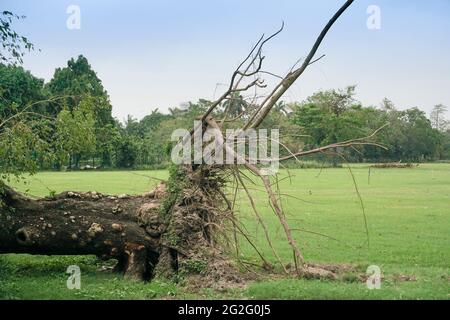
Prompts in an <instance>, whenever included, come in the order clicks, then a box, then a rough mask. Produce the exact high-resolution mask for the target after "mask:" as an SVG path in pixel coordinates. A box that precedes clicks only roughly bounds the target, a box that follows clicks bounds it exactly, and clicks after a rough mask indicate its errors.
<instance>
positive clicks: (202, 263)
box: [0, 0, 377, 280]
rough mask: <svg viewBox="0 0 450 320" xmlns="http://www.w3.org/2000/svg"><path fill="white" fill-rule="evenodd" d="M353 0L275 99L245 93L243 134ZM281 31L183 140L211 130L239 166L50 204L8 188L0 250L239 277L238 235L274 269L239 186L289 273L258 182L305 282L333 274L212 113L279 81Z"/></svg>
mask: <svg viewBox="0 0 450 320" xmlns="http://www.w3.org/2000/svg"><path fill="white" fill-rule="evenodd" d="M352 2H353V0H348V1H346V2H345V4H344V5H343V6H342V7H341V8H340V9H339V10H338V11H337V12H336V14H335V15H334V16H333V17H332V18H331V20H330V21H329V22H328V23H327V25H326V26H325V27H324V29H323V30H322V32H321V33H320V35H319V37H318V38H317V40H316V42H315V43H314V45H313V47H312V49H311V51H310V52H309V54H308V55H307V57H306V58H305V59H304V61H303V63H302V64H301V66H300V67H298V68H296V69H295V68H294V67H293V68H292V69H291V71H290V72H288V73H287V74H286V75H285V76H283V77H279V76H277V77H279V78H281V80H280V82H279V83H278V84H277V85H276V86H275V87H274V88H273V90H272V91H271V92H270V93H269V94H268V95H265V96H263V97H262V98H261V97H258V95H257V94H256V93H255V94H253V95H252V96H250V97H248V99H249V100H250V103H249V105H251V106H252V107H251V108H248V109H247V110H246V112H244V113H243V114H241V115H240V116H239V117H241V118H242V119H245V125H244V126H243V127H242V130H243V131H245V130H248V129H254V128H258V127H259V126H260V125H261V124H262V123H263V121H264V119H265V118H266V117H267V115H268V114H269V113H270V111H271V110H272V108H273V107H274V105H275V104H276V103H277V101H278V100H279V99H280V98H281V96H282V95H283V94H284V93H285V92H286V91H287V90H288V89H289V88H290V87H291V86H292V84H293V83H294V82H295V81H296V80H297V79H298V78H299V77H300V76H301V75H302V74H303V72H304V71H305V70H306V68H307V67H308V66H309V65H311V64H312V63H314V62H316V61H318V60H319V59H320V58H321V57H319V58H317V59H315V60H314V57H315V54H316V51H317V49H318V48H319V46H320V44H321V42H322V40H323V39H324V37H325V35H326V34H327V32H328V31H329V29H330V28H331V26H332V25H333V24H334V23H335V22H336V21H337V19H338V18H339V17H340V16H341V15H342V13H343V12H344V11H345V10H346V9H347V8H348V7H349V6H350V5H351V4H352ZM283 27H284V26H282V27H281V28H280V30H278V31H277V32H276V33H274V34H272V35H270V36H269V37H267V38H266V37H264V35H263V36H262V37H261V38H260V39H259V40H258V42H257V43H256V44H255V46H254V47H253V48H252V49H251V51H250V53H249V54H248V56H247V57H246V58H245V59H244V61H243V62H242V63H241V64H240V65H239V66H238V67H237V69H236V70H235V71H234V72H233V74H232V77H231V81H230V84H229V86H228V89H227V90H226V91H225V92H224V93H223V94H222V95H221V96H220V97H219V98H218V99H217V100H216V101H214V102H213V103H211V105H210V107H209V109H208V110H207V111H206V112H205V114H204V115H203V116H202V117H201V119H200V125H199V126H198V127H194V128H192V130H191V132H190V134H189V135H186V136H185V137H184V138H183V139H182V140H183V141H182V143H188V144H191V140H192V135H193V134H194V133H195V132H198V131H200V133H201V134H202V135H204V134H205V133H206V132H207V130H208V129H215V130H217V131H219V132H220V133H221V134H220V139H221V146H222V150H223V152H224V153H225V154H227V155H228V156H229V157H231V158H232V159H234V162H235V163H234V164H233V165H217V164H213V165H208V164H182V165H179V166H177V167H174V168H173V169H172V170H171V174H170V178H169V180H168V181H167V182H164V183H161V184H160V185H159V186H158V187H157V188H156V189H155V190H154V191H152V192H149V193H147V194H144V195H134V196H130V195H122V196H108V195H103V194H100V193H96V192H87V193H79V192H64V193H62V194H59V195H55V196H51V197H47V198H43V199H31V198H28V197H26V196H24V195H22V194H20V193H18V192H16V191H14V190H13V189H11V188H10V187H8V186H6V185H4V186H2V187H1V189H2V193H1V194H0V204H1V207H0V253H30V254H44V255H57V254H72V255H82V254H94V255H97V256H98V257H100V258H102V259H111V258H114V259H117V260H118V264H117V266H116V270H118V271H122V272H124V274H125V276H126V277H128V278H132V279H138V280H146V279H150V278H151V277H153V276H164V277H171V276H173V275H176V274H195V273H202V274H210V275H212V276H213V278H214V279H220V278H229V279H227V280H233V279H232V278H233V275H234V270H237V268H236V261H235V260H234V259H230V258H229V257H230V250H229V248H231V247H233V248H234V249H235V250H236V253H237V255H236V256H237V262H239V261H240V260H239V240H238V237H240V238H243V239H244V240H246V241H248V242H249V243H250V244H251V246H252V247H253V248H254V249H255V251H256V253H257V254H258V256H259V257H260V258H261V260H262V262H263V266H265V267H269V266H270V265H271V263H270V262H269V259H267V258H266V257H264V256H263V255H262V254H261V252H260V250H258V248H257V246H256V245H255V244H254V243H253V242H252V240H251V237H250V236H249V235H248V234H247V232H246V231H245V227H244V226H243V225H242V224H241V222H240V221H239V219H237V218H236V217H235V215H234V203H235V200H236V194H237V193H238V191H239V190H241V191H242V192H244V193H245V194H246V195H247V196H248V200H249V202H250V205H251V207H252V209H253V212H254V214H255V219H256V220H257V222H258V224H260V225H261V226H262V228H263V230H264V232H265V236H266V240H267V243H268V245H269V246H270V247H271V249H272V253H273V256H274V257H275V260H276V261H277V262H278V264H279V266H280V267H281V268H282V270H284V271H285V272H287V273H288V272H290V271H289V270H288V268H287V267H286V264H285V263H284V262H283V261H282V259H281V258H280V256H279V255H278V253H277V252H276V250H275V249H274V247H273V245H272V242H271V238H270V235H269V234H268V232H267V227H266V224H265V221H264V219H263V217H262V216H261V215H260V214H259V212H258V207H257V205H256V204H255V201H254V199H253V198H252V196H251V194H250V192H249V188H248V187H247V184H248V181H250V180H252V179H253V178H257V179H260V181H261V183H262V185H263V187H264V190H265V192H266V193H267V199H268V202H269V204H270V206H271V208H272V209H273V212H274V214H275V215H276V217H277V218H278V220H279V222H280V224H281V226H282V229H283V231H284V233H285V236H286V240H287V241H288V243H289V245H290V246H291V248H292V251H293V257H294V258H293V265H294V266H295V267H294V270H295V272H296V273H297V274H298V275H299V276H326V277H329V276H330V272H331V271H329V270H325V269H320V268H317V267H314V266H311V265H308V264H307V263H306V262H305V260H304V258H303V255H302V253H301V251H300V249H299V246H298V244H297V242H296V240H295V238H294V236H293V235H292V231H291V229H290V227H289V225H288V223H287V221H286V216H285V212H284V211H283V208H282V205H281V202H280V194H281V193H280V191H279V190H278V189H277V187H274V185H277V183H275V182H276V181H277V180H276V179H277V178H276V177H275V178H270V177H269V176H267V175H265V174H264V173H263V172H262V171H261V168H260V166H259V165H257V164H254V163H252V161H251V159H249V158H246V157H242V156H239V155H238V154H237V153H236V152H235V150H234V149H233V148H230V146H228V145H226V144H225V142H224V141H225V139H226V136H225V135H224V132H225V131H224V130H225V126H226V123H227V122H233V120H234V119H229V118H228V117H225V118H222V119H217V118H216V117H215V110H216V109H217V108H219V107H220V106H223V105H224V104H225V103H226V102H227V101H230V99H234V97H235V95H236V93H243V92H248V91H249V90H250V89H255V91H256V90H257V89H258V88H264V87H265V84H264V80H263V79H262V78H261V76H262V75H267V74H269V75H271V76H275V75H273V74H272V73H269V72H267V71H264V70H263V69H262V66H263V60H264V56H263V55H262V49H263V46H264V45H265V44H266V43H267V42H268V41H269V40H270V39H272V38H273V37H275V36H276V35H277V34H278V33H280V32H281V31H282V30H283ZM258 99H260V100H258ZM375 134H376V132H374V133H373V134H371V135H369V136H367V137H364V138H359V139H354V140H349V141H344V142H341V143H335V144H332V145H328V146H324V147H321V148H317V149H314V150H309V151H301V152H290V153H289V155H287V156H284V157H281V158H279V159H273V158H271V159H266V160H268V161H284V160H288V159H292V158H296V159H298V158H300V157H302V156H307V155H311V154H314V153H331V154H335V153H336V152H338V150H339V149H340V148H343V147H358V146H360V145H365V144H373V145H377V144H376V143H374V142H372V141H371V138H373V136H374V135H375ZM263 160H264V159H263ZM262 162H264V161H262ZM244 171H245V172H244ZM249 174H250V175H251V176H252V177H249ZM271 179H272V180H271ZM230 186H232V187H233V189H234V192H233V193H232V194H231V195H230V194H227V193H226V190H227V187H230ZM244 265H245V264H244Z"/></svg>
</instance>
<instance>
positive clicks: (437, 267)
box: [0, 164, 450, 299]
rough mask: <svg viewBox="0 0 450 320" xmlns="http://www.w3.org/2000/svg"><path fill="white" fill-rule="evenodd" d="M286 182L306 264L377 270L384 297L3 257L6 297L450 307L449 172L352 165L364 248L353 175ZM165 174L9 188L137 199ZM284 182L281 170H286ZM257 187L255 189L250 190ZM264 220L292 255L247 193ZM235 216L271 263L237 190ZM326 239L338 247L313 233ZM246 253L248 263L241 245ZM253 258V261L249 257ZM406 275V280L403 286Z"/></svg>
mask: <svg viewBox="0 0 450 320" xmlns="http://www.w3.org/2000/svg"><path fill="white" fill-rule="evenodd" d="M290 172H291V175H293V177H292V179H291V180H289V179H285V180H283V181H282V182H281V183H280V185H281V188H282V191H283V192H284V193H285V194H288V195H293V196H295V197H296V198H293V197H289V196H284V197H283V198H284V199H285V200H284V202H283V205H284V206H285V209H287V210H286V211H287V212H288V214H289V219H290V224H291V226H292V227H293V228H299V229H302V230H308V231H311V232H314V233H310V232H306V231H298V232H297V233H296V237H297V240H298V241H299V242H300V243H301V244H302V249H303V253H304V255H305V258H306V259H307V261H311V262H324V263H327V262H328V263H353V264H355V265H357V266H359V268H360V269H361V270H363V271H364V270H365V269H366V268H367V266H369V265H378V266H379V267H380V268H381V270H382V272H383V280H382V284H381V289H379V290H368V289H367V288H366V286H365V283H362V282H360V281H356V280H355V279H353V278H351V277H349V278H348V279H347V280H346V281H323V280H322V281H321V280H296V279H290V278H289V279H287V278H284V279H283V278H282V277H279V279H278V280H265V281H261V282H258V283H252V284H249V286H248V287H247V288H245V289H233V290H230V291H228V292H220V293H218V292H213V291H211V290H204V291H203V292H200V293H196V294H193V293H188V292H186V291H184V290H183V288H180V287H177V286H176V285H175V284H173V283H162V282H157V281H155V282H152V283H150V284H138V283H133V282H128V281H125V280H123V279H120V277H118V276H117V275H113V274H110V273H105V272H102V271H99V268H100V266H101V265H102V262H100V261H97V259H96V258H94V257H68V256H64V257H42V256H29V255H3V256H0V298H2V299H72V298H75V299H151V298H169V297H171V298H173V297H175V298H219V299H220V298H244V299H247V298H259V299H277V298H282V299H322V298H325V299H450V164H424V165H421V166H419V167H417V168H411V169H371V170H370V175H369V168H368V166H367V165H355V166H352V172H353V174H354V177H355V179H356V181H357V187H358V190H359V192H360V194H361V197H362V199H363V202H364V207H365V214H366V217H367V225H368V229H369V241H370V245H369V246H368V245H367V234H366V231H365V227H364V225H365V224H364V217H363V212H362V209H361V204H360V201H359V199H358V197H357V194H356V191H355V185H354V183H353V179H352V176H351V174H350V172H349V170H347V169H344V168H339V169H323V170H322V171H320V170H318V169H302V170H291V171H290ZM167 175H168V173H167V172H166V171H113V172H70V173H55V172H43V173H39V174H37V175H36V176H34V177H31V178H30V179H29V182H30V183H29V184H28V185H23V184H16V185H15V186H16V187H17V188H18V189H20V190H22V191H26V190H27V192H28V193H29V194H31V195H36V196H45V195H48V194H50V192H51V191H56V192H61V191H64V190H78V191H88V190H96V191H99V192H102V193H110V194H121V193H139V192H144V191H147V190H149V189H151V188H152V187H153V186H154V185H155V184H156V183H157V181H156V180H152V179H151V178H149V176H152V177H156V178H166V177H167ZM282 175H284V176H286V171H283V172H282ZM255 189H258V187H257V186H256V187H255ZM253 192H254V196H255V198H256V199H257V201H258V202H257V204H258V207H259V210H260V212H261V214H263V215H264V216H265V217H266V221H267V223H268V226H269V229H270V232H271V234H272V235H273V238H274V245H275V247H276V249H277V251H278V252H279V254H280V255H281V256H282V257H283V258H285V259H286V260H287V259H290V258H291V256H292V252H291V250H290V249H289V247H288V246H287V243H286V241H285V240H284V237H283V233H282V230H280V229H279V225H278V222H277V220H276V218H275V216H274V215H273V213H272V212H271V210H270V207H269V206H268V204H267V201H266V198H265V195H264V194H263V193H261V192H258V191H257V190H253ZM239 194H240V198H239V199H238V214H239V215H240V216H241V217H242V219H243V220H244V221H245V224H246V226H247V228H248V229H249V230H250V231H252V232H253V233H254V234H255V236H256V237H257V242H258V244H259V246H260V248H261V249H262V251H263V252H264V253H265V254H266V256H267V257H268V258H270V259H272V261H274V259H273V256H272V255H271V251H270V249H269V248H268V247H267V246H266V244H265V242H264V235H263V233H262V230H260V228H256V224H255V219H254V216H253V214H252V212H251V210H250V207H249V205H248V202H247V201H246V199H245V197H244V193H243V192H241V193H239ZM317 233H320V234H324V235H327V236H330V237H332V238H335V239H337V240H338V241H337V240H334V239H330V238H327V237H324V236H322V235H318V234H317ZM243 245H244V247H243V250H244V251H245V253H246V254H247V255H251V256H254V253H253V252H252V251H251V248H250V247H249V246H246V245H245V244H243ZM255 258H256V257H255ZM71 264H77V265H79V266H80V267H81V270H82V288H81V290H68V289H67V288H66V279H67V276H68V275H67V274H66V273H65V270H66V268H67V266H68V265H71ZM402 276H410V278H412V279H411V280H412V281H402V280H401V278H402Z"/></svg>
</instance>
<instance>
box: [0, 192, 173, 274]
mask: <svg viewBox="0 0 450 320" xmlns="http://www.w3.org/2000/svg"><path fill="white" fill-rule="evenodd" d="M0 187H2V186H1V185H0ZM1 189H3V191H2V193H1V194H0V253H29V254H43V255H60V254H61V255H83V254H94V255H96V256H98V257H100V258H102V259H111V258H114V259H117V260H118V261H119V263H118V266H117V267H118V268H119V269H121V270H122V271H123V272H124V274H125V276H126V277H128V278H132V279H136V280H144V279H149V278H150V277H151V276H152V273H153V269H154V266H155V265H156V263H157V261H158V258H159V254H160V250H161V249H160V235H161V232H162V230H163V228H164V225H163V223H162V222H161V221H160V219H159V214H158V208H159V203H160V199H159V193H158V192H150V193H147V194H145V195H139V196H126V195H123V196H119V197H115V196H106V195H102V194H99V193H96V192H88V193H75V192H64V193H61V194H59V195H57V196H54V197H47V198H42V199H30V198H27V197H25V196H23V195H22V194H20V193H18V192H16V191H14V190H13V189H11V188H9V187H7V186H3V187H2V188H1ZM160 189H161V188H160Z"/></svg>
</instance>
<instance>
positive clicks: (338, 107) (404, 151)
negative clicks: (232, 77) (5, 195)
mask: <svg viewBox="0 0 450 320" xmlns="http://www.w3.org/2000/svg"><path fill="white" fill-rule="evenodd" d="M209 105H210V102H209V101H207V100H199V101H198V102H195V103H188V104H186V105H184V106H182V107H176V108H170V109H169V112H168V113H162V112H160V111H158V109H156V110H154V111H152V112H151V113H150V114H149V115H147V116H145V117H144V118H142V119H141V120H137V119H135V118H133V117H131V116H128V118H127V119H126V121H125V122H123V123H122V122H120V121H118V120H117V119H115V118H114V117H113V116H112V114H111V110H112V106H111V102H110V100H109V96H108V93H107V91H106V90H105V88H104V87H103V85H102V82H101V80H100V79H99V78H98V76H97V75H96V73H95V72H94V70H92V68H91V66H90V64H89V63H88V60H87V59H86V58H85V57H84V56H81V55H80V56H79V57H77V58H76V59H71V60H69V61H68V63H67V66H65V67H63V68H58V69H56V70H55V72H54V75H53V78H52V79H51V80H50V81H49V82H47V83H45V82H44V80H42V79H39V78H37V77H35V76H33V75H32V74H31V73H30V72H29V71H26V70H24V69H23V68H22V67H21V66H17V65H15V64H0V169H1V170H0V172H2V173H16V172H17V173H19V172H21V171H35V170H49V169H54V170H67V169H78V168H82V167H87V166H88V165H89V167H101V168H164V167H167V166H168V164H169V163H170V149H171V142H170V136H171V133H172V131H173V130H175V129H177V128H190V127H192V123H193V121H194V120H195V119H197V118H198V117H199V116H200V115H202V114H203V113H204V112H205V110H206V109H207V108H208V107H209ZM251 108H252V104H251V103H249V102H247V101H246V99H245V98H244V97H242V96H240V95H239V94H235V95H234V96H233V97H232V98H231V99H229V100H227V102H226V103H224V104H223V105H222V106H221V108H220V110H219V111H217V112H216V114H215V117H216V118H217V119H222V118H223V117H224V111H225V110H227V111H228V112H227V113H228V114H231V115H232V116H234V117H235V118H234V119H233V120H234V121H232V122H230V123H232V125H235V126H237V127H239V126H240V125H242V123H243V122H244V121H245V119H242V118H240V117H239V116H240V114H241V113H242V111H244V110H246V109H251ZM446 110H447V109H446V107H445V106H443V105H437V106H435V108H434V109H433V112H432V113H431V114H430V117H429V118H428V117H427V115H426V114H425V113H424V112H423V111H421V110H420V109H419V108H416V107H414V108H410V109H406V110H397V109H396V108H395V106H394V105H393V103H392V102H390V101H389V100H387V99H385V100H384V101H383V102H382V104H381V106H380V107H373V106H363V105H362V104H361V103H359V102H358V101H356V100H355V87H354V86H350V87H347V88H345V89H341V90H328V91H320V92H317V93H315V94H313V95H312V96H310V97H308V98H307V99H305V100H304V101H301V102H296V103H289V104H285V103H283V102H281V103H278V105H277V106H276V110H275V111H274V112H273V114H271V115H270V116H269V117H268V118H267V119H266V120H265V123H264V126H263V127H265V128H270V129H272V128H278V129H280V135H281V137H282V138H281V140H282V143H283V146H286V148H289V149H290V150H291V151H293V152H295V151H300V150H301V149H303V148H308V149H311V148H314V147H318V146H321V145H325V144H330V143H334V142H338V141H344V140H348V139H352V138H355V137H359V136H366V135H368V134H370V133H371V132H373V131H374V130H376V129H377V128H380V127H382V126H383V125H384V124H386V123H387V124H388V125H387V126H386V127H385V128H384V129H383V130H382V131H380V132H379V133H378V135H377V142H379V143H381V144H384V145H385V146H387V147H388V149H387V150H383V149H380V148H376V147H373V146H363V147H361V148H360V149H358V150H357V149H348V150H336V151H337V152H340V153H343V154H344V156H345V158H346V159H347V160H348V161H353V162H391V161H403V162H421V161H432V160H445V159H450V130H449V126H448V123H447V121H446V120H445V112H446ZM223 120H224V121H226V119H223ZM281 149H282V152H283V153H287V152H288V151H287V150H286V149H283V148H281ZM314 159H315V160H325V161H328V162H331V163H333V164H337V163H338V162H340V161H342V159H341V158H339V157H336V156H333V155H332V154H331V155H316V156H314Z"/></svg>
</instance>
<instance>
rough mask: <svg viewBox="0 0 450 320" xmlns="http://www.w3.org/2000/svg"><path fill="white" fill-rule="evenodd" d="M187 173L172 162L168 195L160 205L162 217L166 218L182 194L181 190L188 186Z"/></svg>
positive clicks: (168, 181)
mask: <svg viewBox="0 0 450 320" xmlns="http://www.w3.org/2000/svg"><path fill="white" fill-rule="evenodd" d="M186 183H187V179H186V174H185V173H184V172H183V171H182V169H181V168H180V167H179V166H176V165H174V164H172V165H171V166H170V167H169V179H168V180H167V196H166V197H165V198H164V200H163V201H162V203H161V206H160V207H159V210H160V211H159V212H160V214H161V216H162V217H164V218H166V217H167V215H168V214H169V212H170V210H171V209H172V207H173V205H174V204H175V202H176V200H177V199H178V197H179V196H180V192H181V191H182V190H183V188H184V187H185V186H186Z"/></svg>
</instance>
